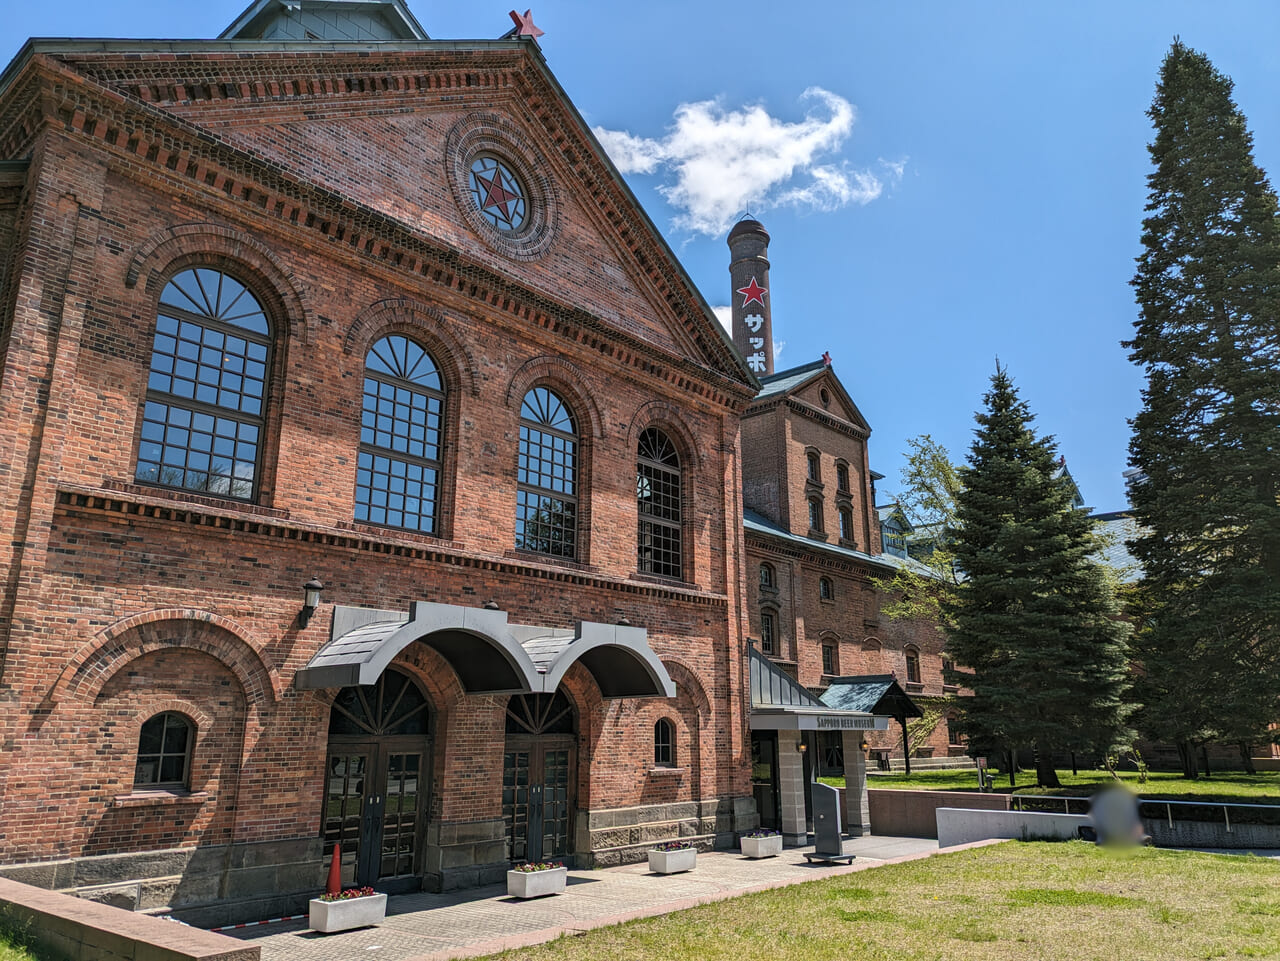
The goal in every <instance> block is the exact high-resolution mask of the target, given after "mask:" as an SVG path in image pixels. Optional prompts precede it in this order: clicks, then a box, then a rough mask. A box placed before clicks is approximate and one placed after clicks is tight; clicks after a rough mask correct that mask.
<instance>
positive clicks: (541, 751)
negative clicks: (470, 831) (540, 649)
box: [502, 694, 577, 862]
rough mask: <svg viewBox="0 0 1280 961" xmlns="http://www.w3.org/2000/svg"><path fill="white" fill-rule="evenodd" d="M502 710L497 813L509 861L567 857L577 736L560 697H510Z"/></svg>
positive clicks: (570, 841)
mask: <svg viewBox="0 0 1280 961" xmlns="http://www.w3.org/2000/svg"><path fill="white" fill-rule="evenodd" d="M511 702H512V703H511V704H509V705H508V708H507V744H506V750H505V751H504V753H503V765H502V815H503V817H504V818H505V820H506V822H507V858H508V859H509V860H511V861H517V862H519V861H546V860H563V859H565V858H567V857H569V856H571V855H572V853H573V813H574V802H575V792H574V786H575V784H576V782H577V778H576V773H577V772H576V769H575V767H576V765H575V760H576V757H577V738H576V737H575V736H574V734H573V727H574V719H573V714H572V708H571V706H570V705H569V702H568V699H567V698H565V696H564V695H563V694H556V695H554V696H551V695H545V694H528V695H516V696H514V697H512V699H511Z"/></svg>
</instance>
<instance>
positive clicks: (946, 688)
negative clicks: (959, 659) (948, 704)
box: [942, 684, 960, 694]
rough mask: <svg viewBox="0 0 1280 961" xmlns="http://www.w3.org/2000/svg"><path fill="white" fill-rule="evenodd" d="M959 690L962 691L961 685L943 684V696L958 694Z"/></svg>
mask: <svg viewBox="0 0 1280 961" xmlns="http://www.w3.org/2000/svg"><path fill="white" fill-rule="evenodd" d="M959 690H960V687H959V685H956V684H943V685H942V693H943V694H955V693H957V692H958V691H959Z"/></svg>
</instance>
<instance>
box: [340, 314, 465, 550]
mask: <svg viewBox="0 0 1280 961" xmlns="http://www.w3.org/2000/svg"><path fill="white" fill-rule="evenodd" d="M443 406H444V384H443V382H442V380H441V377H440V371H439V370H438V369H437V368H436V365H435V361H433V360H432V359H431V355H430V354H428V353H427V352H426V351H425V350H423V349H422V347H421V346H419V345H418V344H416V343H415V342H414V341H412V340H410V339H409V338H408V337H404V336H401V335H400V334H393V335H392V336H390V337H383V338H382V339H381V340H379V341H378V342H377V343H376V344H374V345H373V347H371V348H370V349H369V353H368V355H367V356H366V357H365V367H364V404H363V410H362V411H361V415H360V452H359V456H358V462H357V465H356V509H355V517H356V520H359V521H368V522H369V523H371V524H384V525H386V526H387V527H403V528H406V529H407V530H411V531H422V532H423V533H426V534H434V533H436V504H437V501H438V499H439V489H440V444H441V411H442V409H443Z"/></svg>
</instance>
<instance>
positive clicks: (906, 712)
mask: <svg viewBox="0 0 1280 961" xmlns="http://www.w3.org/2000/svg"><path fill="white" fill-rule="evenodd" d="M822 703H823V704H825V705H827V706H828V707H834V708H839V709H840V710H842V711H867V712H869V713H871V714H884V715H887V716H889V717H924V712H923V711H921V710H920V708H919V707H918V706H916V702H915V701H913V700H911V698H910V696H908V694H907V692H906V691H904V690H903V689H902V685H900V684H899V683H898V681H897V678H895V677H894V676H893V675H892V674H858V675H854V676H852V677H837V678H835V679H834V680H832V682H831V686H830V687H828V688H827V689H826V690H825V691H824V692H823V693H822Z"/></svg>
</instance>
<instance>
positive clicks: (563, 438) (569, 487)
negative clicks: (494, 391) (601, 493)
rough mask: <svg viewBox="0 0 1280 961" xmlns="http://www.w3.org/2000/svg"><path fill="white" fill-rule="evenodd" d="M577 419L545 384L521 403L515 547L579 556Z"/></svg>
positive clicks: (567, 557)
mask: <svg viewBox="0 0 1280 961" xmlns="http://www.w3.org/2000/svg"><path fill="white" fill-rule="evenodd" d="M578 442H579V437H578V420H577V418H576V417H575V416H574V412H573V411H572V409H570V407H569V405H568V404H567V403H566V402H565V401H564V399H563V398H562V397H561V396H560V395H559V394H558V393H556V392H555V391H554V390H552V389H551V388H550V387H547V386H538V387H534V388H533V389H532V390H530V391H529V392H528V393H526V394H525V396H524V401H523V403H522V404H521V405H520V450H519V458H518V461H517V468H516V549H517V550H525V551H533V552H535V553H539V554H550V555H552V556H554V557H562V558H565V559H567V560H576V559H577V556H578V508H579V503H578V489H579V462H578V460H579V458H578Z"/></svg>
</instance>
